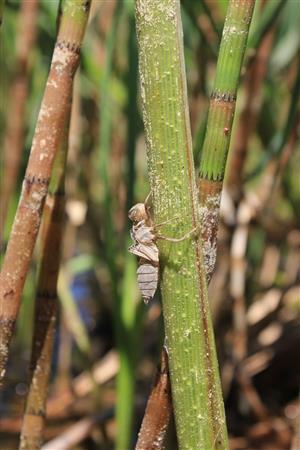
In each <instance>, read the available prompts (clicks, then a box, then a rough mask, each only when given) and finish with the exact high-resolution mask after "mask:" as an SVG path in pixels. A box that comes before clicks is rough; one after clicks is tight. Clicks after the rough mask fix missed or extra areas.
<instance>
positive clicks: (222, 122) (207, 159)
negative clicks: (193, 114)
mask: <svg viewBox="0 0 300 450" xmlns="http://www.w3.org/2000/svg"><path fill="white" fill-rule="evenodd" d="M254 3H255V0H238V1H237V0H230V2H229V5H228V11H227V14H226V20H225V24H224V29H223V36H222V41H221V47H220V52H219V57H218V64H217V71H216V77H215V82H214V87H213V92H212V94H211V103H210V109H209V115H208V122H207V131H206V137H205V141H204V145H203V150H202V156H201V165H200V175H201V176H202V177H204V178H206V179H209V180H222V179H223V178H224V172H225V163H226V158H227V153H228V148H229V142H230V135H231V129H232V121H233V114H234V109H235V101H236V93H237V88H238V81H239V77H240V72H241V66H242V62H243V58H244V53H245V48H246V42H247V37H248V31H249V26H250V22H251V18H252V12H253V7H254Z"/></svg>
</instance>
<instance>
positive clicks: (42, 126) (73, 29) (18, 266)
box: [0, 0, 90, 382]
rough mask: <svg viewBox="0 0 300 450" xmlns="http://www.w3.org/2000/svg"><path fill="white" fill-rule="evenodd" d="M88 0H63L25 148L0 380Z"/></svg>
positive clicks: (7, 273)
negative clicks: (42, 90)
mask: <svg viewBox="0 0 300 450" xmlns="http://www.w3.org/2000/svg"><path fill="white" fill-rule="evenodd" d="M89 7H90V2H88V1H84V0H82V1H78V2H73V1H71V0H66V1H65V3H64V8H63V12H62V18H61V23H60V29H59V33H58V37H57V41H56V45H55V49H54V53H53V58H52V64H51V68H50V73H49V76H48V81H47V85H46V89H45V93H44V97H43V100H42V105H41V109H40V113H39V117H38V121H37V125H36V129H35V134H34V138H33V142H32V148H31V153H30V157H29V161H28V165H27V170H26V174H25V178H24V182H23V187H22V193H21V197H20V201H19V205H18V209H17V212H16V216H15V220H14V224H13V228H12V232H11V236H10V239H9V242H8V247H7V251H6V254H5V258H4V262H3V267H2V271H1V274H0V325H1V328H0V348H1V353H0V382H1V381H2V380H3V377H4V375H5V367H6V362H7V359H8V352H9V344H10V340H11V337H12V334H13V330H14V326H15V322H16V317H17V314H18V311H19V306H20V300H21V294H22V290H23V286H24V282H25V278H26V274H27V271H28V268H29V264H30V261H31V257H32V253H33V249H34V245H35V241H36V237H37V234H38V230H39V226H40V222H41V215H42V210H43V206H44V202H45V198H46V195H47V191H48V185H49V180H50V175H51V170H52V166H53V161H54V157H55V154H56V151H57V148H58V145H59V143H60V141H61V136H62V133H63V129H64V124H65V120H66V117H67V116H68V114H69V111H70V100H71V93H72V85H73V77H74V74H75V72H76V69H77V66H78V63H79V55H80V46H81V42H82V39H83V35H84V31H85V26H86V22H87V18H88V12H89Z"/></svg>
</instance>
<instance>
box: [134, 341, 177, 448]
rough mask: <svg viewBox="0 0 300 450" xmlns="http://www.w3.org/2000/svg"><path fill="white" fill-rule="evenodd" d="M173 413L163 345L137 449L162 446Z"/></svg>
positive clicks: (166, 358) (166, 356) (166, 360)
mask: <svg viewBox="0 0 300 450" xmlns="http://www.w3.org/2000/svg"><path fill="white" fill-rule="evenodd" d="M171 414H172V398H171V383H170V377H169V368H168V355H167V352H166V350H165V348H164V347H163V349H162V352H161V362H160V367H159V368H158V371H157V374H156V376H155V381H154V384H153V387H152V391H151V394H150V397H149V399H148V402H147V407H146V411H145V415H144V419H143V423H142V426H141V429H140V432H139V438H138V441H137V444H136V447H135V450H151V449H153V448H156V449H160V448H162V445H163V442H164V437H165V434H166V429H167V427H168V424H169V421H170V417H171Z"/></svg>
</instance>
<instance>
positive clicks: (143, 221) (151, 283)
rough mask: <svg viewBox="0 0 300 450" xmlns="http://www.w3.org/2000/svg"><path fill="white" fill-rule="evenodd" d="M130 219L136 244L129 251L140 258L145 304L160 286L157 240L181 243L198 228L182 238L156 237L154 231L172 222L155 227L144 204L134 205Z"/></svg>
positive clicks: (140, 282) (140, 286) (141, 287)
mask: <svg viewBox="0 0 300 450" xmlns="http://www.w3.org/2000/svg"><path fill="white" fill-rule="evenodd" d="M128 217H129V219H130V220H132V223H133V225H132V229H131V232H130V234H131V237H132V240H133V242H134V244H133V245H131V246H130V247H129V249H128V250H129V251H130V252H131V253H133V254H134V255H136V256H139V258H140V259H139V267H138V269H137V278H138V285H139V288H140V291H141V294H142V297H143V300H144V302H145V303H148V302H149V300H151V299H152V298H153V297H154V294H155V292H156V289H157V285H158V275H159V264H158V263H159V254H158V247H157V245H156V241H157V239H164V240H167V241H170V242H181V241H183V240H185V239H187V238H188V237H190V236H192V235H193V234H194V233H195V232H196V231H197V227H195V228H194V229H193V230H191V231H190V232H188V233H186V234H185V235H184V236H182V237H180V238H171V237H165V236H161V235H156V234H155V231H154V229H155V228H156V229H157V228H158V227H159V226H161V225H164V224H166V223H168V222H170V220H167V221H165V222H162V223H160V224H159V225H156V226H155V227H154V226H153V223H152V220H151V215H150V213H149V210H148V208H147V207H146V205H145V204H144V203H137V204H136V205H134V206H133V207H132V208H131V209H130V211H129V213H128Z"/></svg>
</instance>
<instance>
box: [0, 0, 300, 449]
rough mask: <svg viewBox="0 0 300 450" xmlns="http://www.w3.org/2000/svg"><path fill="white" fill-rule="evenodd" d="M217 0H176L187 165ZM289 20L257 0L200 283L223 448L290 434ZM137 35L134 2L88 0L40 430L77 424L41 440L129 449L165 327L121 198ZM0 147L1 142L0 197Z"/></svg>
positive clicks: (296, 164)
mask: <svg viewBox="0 0 300 450" xmlns="http://www.w3.org/2000/svg"><path fill="white" fill-rule="evenodd" d="M25 1H26V0H25ZM20 4H21V1H12V0H9V1H6V5H5V10H4V20H3V25H2V30H1V33H2V35H1V75H2V76H1V102H0V130H1V149H3V148H4V145H3V144H4V140H5V136H6V133H7V129H8V125H9V124H8V121H9V120H15V119H16V118H11V117H10V116H9V114H8V111H9V108H11V104H12V103H13V102H14V96H13V95H12V94H11V93H12V85H13V83H14V82H15V80H16V78H17V76H18V73H17V69H18V65H17V64H16V60H17V46H16V42H17V41H18V39H20V36H19V33H20V23H21V21H22V17H21V16H20ZM226 7H227V1H226V0H199V1H198V2H196V1H193V0H184V1H182V20H183V27H184V42H185V60H186V68H187V79H188V94H189V105H190V117H191V126H192V132H193V142H194V156H195V162H196V165H199V161H200V157H201V146H202V143H203V138H204V132H205V125H206V119H207V109H208V103H209V95H210V92H211V88H212V82H213V78H214V72H215V66H216V58H217V54H218V48H219V42H220V37H221V33H222V26H223V22H224V17H225V13H226ZM57 8H58V1H55V0H51V1H50V0H40V1H39V2H38V15H37V20H36V22H35V23H31V24H29V25H30V27H32V29H35V30H36V33H37V34H36V42H35V44H34V46H33V48H32V50H31V51H30V53H29V55H28V58H27V64H28V68H27V72H26V82H27V84H28V91H27V95H26V104H25V112H24V114H22V117H21V120H22V122H23V125H22V126H23V127H24V130H25V133H24V140H23V142H22V148H23V151H22V157H21V161H20V164H19V166H18V167H17V176H16V178H15V186H14V191H13V194H12V196H11V197H10V199H9V208H8V214H7V217H6V220H5V222H4V219H3V218H2V219H3V220H1V244H2V247H1V252H2V255H3V253H4V252H5V247H6V244H7V240H8V237H9V233H10V229H11V225H12V221H13V217H14V213H15V210H16V206H17V202H18V198H19V194H20V189H21V182H22V179H23V176H24V172H25V168H26V164H27V160H28V155H29V151H30V146H31V142H32V136H33V132H34V127H35V123H36V119H37V114H38V111H39V106H40V102H41V99H42V95H43V91H44V87H45V82H46V79H47V75H48V71H49V66H50V61H51V56H52V52H53V46H54V42H55V36H56V17H57ZM299 23H300V7H299V1H298V0H285V1H281V0H268V1H264V0H258V1H257V4H256V8H255V13H254V18H253V22H252V25H251V29H250V35H249V41H248V49H247V52H246V58H245V63H244V69H243V72H242V77H241V83H240V89H239V94H238V104H237V114H236V118H235V121H234V130H233V133H232V140H231V149H230V157H229V162H228V166H227V176H226V183H225V184H226V191H225V193H224V196H223V201H222V207H221V224H220V231H219V246H218V257H217V266H216V270H215V274H214V276H213V279H212V282H211V285H210V290H209V295H210V301H211V305H212V312H213V316H214V322H215V333H216V339H217V347H218V354H219V363H220V370H221V377H222V383H223V391H224V399H225V407H226V413H227V421H228V428H229V434H230V442H231V444H230V445H231V448H232V449H250V448H255V449H271V448H272V449H275V448H278V449H288V448H293V450H296V449H298V448H300V445H298V444H299V439H300V436H299V434H300V431H299V420H300V419H299V417H300V406H299V402H298V394H299V386H300V383H299V381H300V359H299V345H300V327H299V308H300V271H299V266H300V231H299V223H300V182H299V173H300V151H299V117H300V116H299V114H300V109H299V108H300V106H299V94H300V32H299ZM136 45H137V44H136V32H135V19H134V2H133V1H118V0H114V1H106V0H103V1H99V0H98V1H94V3H93V6H92V10H91V14H90V23H89V26H88V29H87V33H86V36H85V40H84V45H83V48H82V57H81V65H80V68H79V70H78V73H77V75H76V80H75V87H74V94H73V106H72V119H71V127H70V136H69V155H68V165H67V175H66V214H65V231H64V240H63V251H62V259H61V270H60V276H59V283H58V294H59V300H60V314H59V324H58V328H57V332H56V337H55V346H54V355H53V364H52V373H51V383H50V390H49V398H48V418H47V424H46V432H45V437H46V440H51V439H54V438H55V437H57V436H60V437H61V438H64V439H67V438H66V437H65V434H64V433H65V432H66V431H70V430H74V429H73V428H71V427H74V426H75V427H77V428H76V430H79V429H80V430H81V434H80V433H78V436H79V437H77V438H76V437H75V438H74V441H73V442H71V443H69V444H68V445H69V446H66V444H65V447H58V446H57V445H58V444H53V445H55V447H54V446H53V447H52V448H72V449H78V450H79V449H82V450H83V449H96V448H101V449H110V448H114V446H115V443H116V442H117V446H118V448H119V449H121V450H125V449H126V448H133V447H134V443H135V441H136V437H137V433H138V430H139V426H140V423H141V420H142V417H143V412H144V408H145V404H146V400H147V397H148V394H149V392H150V388H151V383H152V380H153V375H154V373H155V367H156V365H157V362H158V359H159V352H160V348H161V344H162V340H163V323H162V317H161V306H160V302H159V298H157V299H155V300H154V301H153V302H152V303H151V305H150V306H149V307H147V308H146V307H145V305H144V304H143V303H142V302H141V298H140V294H139V292H138V289H137V286H136V273H135V272H136V260H135V257H134V256H132V255H130V254H129V253H128V252H127V248H128V246H129V245H130V236H129V228H130V224H129V222H128V219H127V211H128V209H129V208H130V207H131V206H132V205H133V204H134V203H136V202H137V201H143V200H144V199H145V198H146V196H147V194H148V191H149V185H148V179H147V165H146V152H145V142H144V135H143V125H142V118H141V108H140V99H139V89H138V61H137V47H136ZM9 151H10V152H12V151H13V149H12V148H10V149H9ZM6 157H7V155H5V152H4V151H2V152H1V195H2V193H3V185H4V182H5V171H4V167H5V158H6ZM35 287H36V263H35V261H33V264H32V266H31V270H30V272H29V274H28V277H27V281H26V285H25V289H24V294H23V300H22V308H21V312H20V315H19V318H18V326H17V331H16V334H15V338H14V342H13V353H12V354H11V357H10V361H9V367H8V377H7V381H6V386H5V389H4V390H3V391H2V392H1V397H0V416H1V420H0V439H1V449H2V448H3V449H5V450H8V449H14V448H17V445H18V444H17V442H18V433H19V430H20V426H21V418H22V414H23V410H24V401H25V398H26V393H27V391H28V364H29V360H30V352H31V339H32V330H33V307H34V305H33V302H34V293H35ZM157 297H158V296H157ZM80 426H81V428H80ZM72 433H73V435H75V434H74V433H75V432H74V431H72ZM173 434H174V431H172V429H171V430H170V433H169V443H168V445H169V448H170V449H174V448H176V444H175V443H174V436H173ZM76 436H77V435H76ZM297 439H298V441H297ZM65 442H66V441H65ZM297 442H298V444H297ZM45 448H46V447H45ZM49 448H50V447H49Z"/></svg>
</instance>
